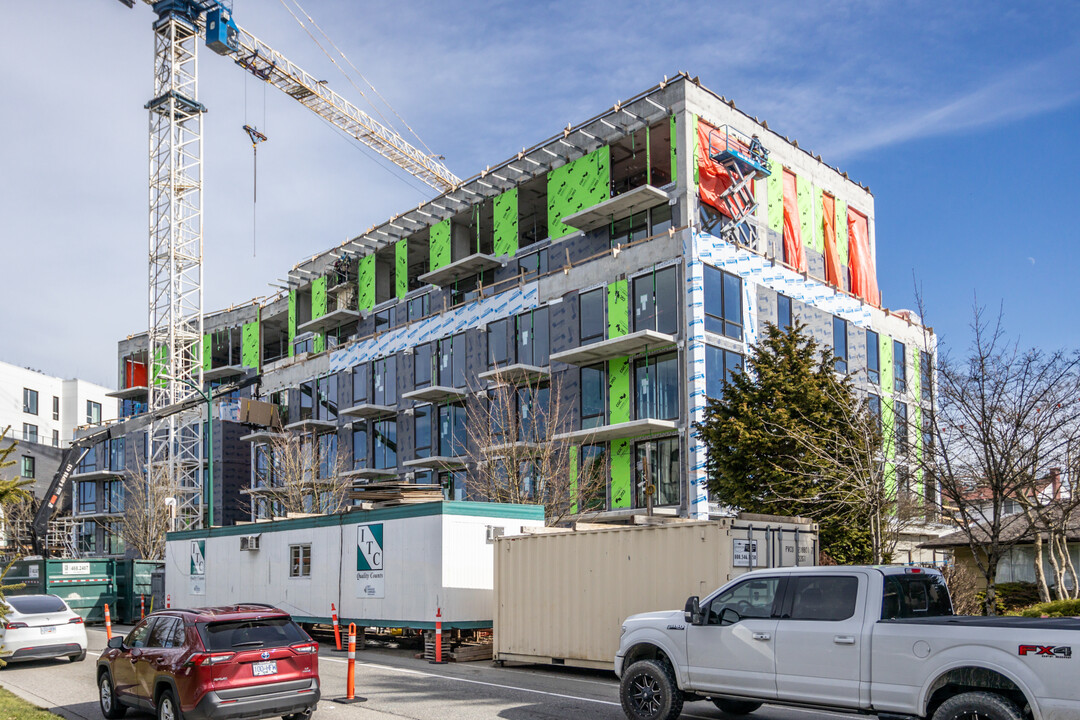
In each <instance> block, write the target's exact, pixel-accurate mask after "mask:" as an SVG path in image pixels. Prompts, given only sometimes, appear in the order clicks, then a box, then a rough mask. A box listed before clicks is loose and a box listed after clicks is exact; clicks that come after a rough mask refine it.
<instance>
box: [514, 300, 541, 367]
mask: <svg viewBox="0 0 1080 720" xmlns="http://www.w3.org/2000/svg"><path fill="white" fill-rule="evenodd" d="M516 321H517V328H516V330H517V361H518V362H519V363H522V364H525V365H533V366H535V367H545V366H547V364H548V354H549V346H548V309H547V308H546V307H542V308H537V309H536V310H530V311H528V312H525V313H522V314H521V315H518V316H517V318H516Z"/></svg>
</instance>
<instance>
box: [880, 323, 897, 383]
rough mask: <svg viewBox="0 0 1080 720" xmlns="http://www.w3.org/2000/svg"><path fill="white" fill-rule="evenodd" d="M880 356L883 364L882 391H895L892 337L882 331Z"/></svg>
mask: <svg viewBox="0 0 1080 720" xmlns="http://www.w3.org/2000/svg"><path fill="white" fill-rule="evenodd" d="M878 358H879V361H880V365H881V392H883V393H891V392H892V391H893V357H892V338H891V337H889V336H888V335H886V334H885V333H881V334H880V335H878Z"/></svg>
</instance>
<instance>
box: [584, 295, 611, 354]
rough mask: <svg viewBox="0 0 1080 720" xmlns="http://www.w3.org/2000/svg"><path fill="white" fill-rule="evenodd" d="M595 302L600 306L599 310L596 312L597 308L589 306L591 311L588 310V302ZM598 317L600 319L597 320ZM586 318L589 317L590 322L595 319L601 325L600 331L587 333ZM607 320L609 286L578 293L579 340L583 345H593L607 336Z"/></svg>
mask: <svg viewBox="0 0 1080 720" xmlns="http://www.w3.org/2000/svg"><path fill="white" fill-rule="evenodd" d="M594 298H595V300H594ZM593 302H595V303H596V304H597V305H598V306H599V312H596V309H595V308H589V310H590V312H586V307H585V306H586V303H589V304H591V303H593ZM597 318H599V319H598V320H597ZM586 319H588V321H589V322H590V323H591V322H592V321H594V320H595V321H596V322H597V323H598V325H599V332H594V333H591V334H590V335H585V323H586ZM606 321H607V288H604V287H598V288H593V289H592V290H586V291H585V292H582V293H578V342H579V343H580V344H581V345H591V344H592V343H595V342H600V341H602V340H604V339H605V338H606V337H607V322H606Z"/></svg>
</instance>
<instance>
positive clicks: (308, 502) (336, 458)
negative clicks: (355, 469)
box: [246, 434, 352, 516]
mask: <svg viewBox="0 0 1080 720" xmlns="http://www.w3.org/2000/svg"><path fill="white" fill-rule="evenodd" d="M256 452H261V453H265V457H264V458H263V459H261V460H260V461H259V462H257V463H256V467H255V469H254V471H253V473H252V484H251V485H250V486H249V487H248V488H247V490H246V493H247V494H248V495H249V497H250V498H251V502H252V503H253V504H256V503H266V504H267V505H268V509H269V511H270V512H271V513H273V514H277V515H283V516H288V515H304V514H309V515H329V514H332V513H336V512H341V511H342V510H344V509H345V507H346V506H347V505H348V504H349V491H350V490H351V489H352V481H351V480H350V479H349V478H346V477H344V472H345V458H344V455H343V453H342V452H341V451H340V450H339V449H338V443H337V436H336V435H333V434H326V435H322V436H316V435H294V434H281V435H279V436H277V437H275V438H274V439H273V440H272V441H271V442H270V443H268V444H266V445H262V446H260V447H257V448H256Z"/></svg>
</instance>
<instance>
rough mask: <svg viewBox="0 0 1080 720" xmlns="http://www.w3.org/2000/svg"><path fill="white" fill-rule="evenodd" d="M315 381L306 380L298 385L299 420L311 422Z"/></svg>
mask: <svg viewBox="0 0 1080 720" xmlns="http://www.w3.org/2000/svg"><path fill="white" fill-rule="evenodd" d="M314 396H315V381H314V380H308V381H307V382H303V383H300V419H301V420H311V417H312V415H311V413H312V410H313V408H314V405H315V401H314Z"/></svg>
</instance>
